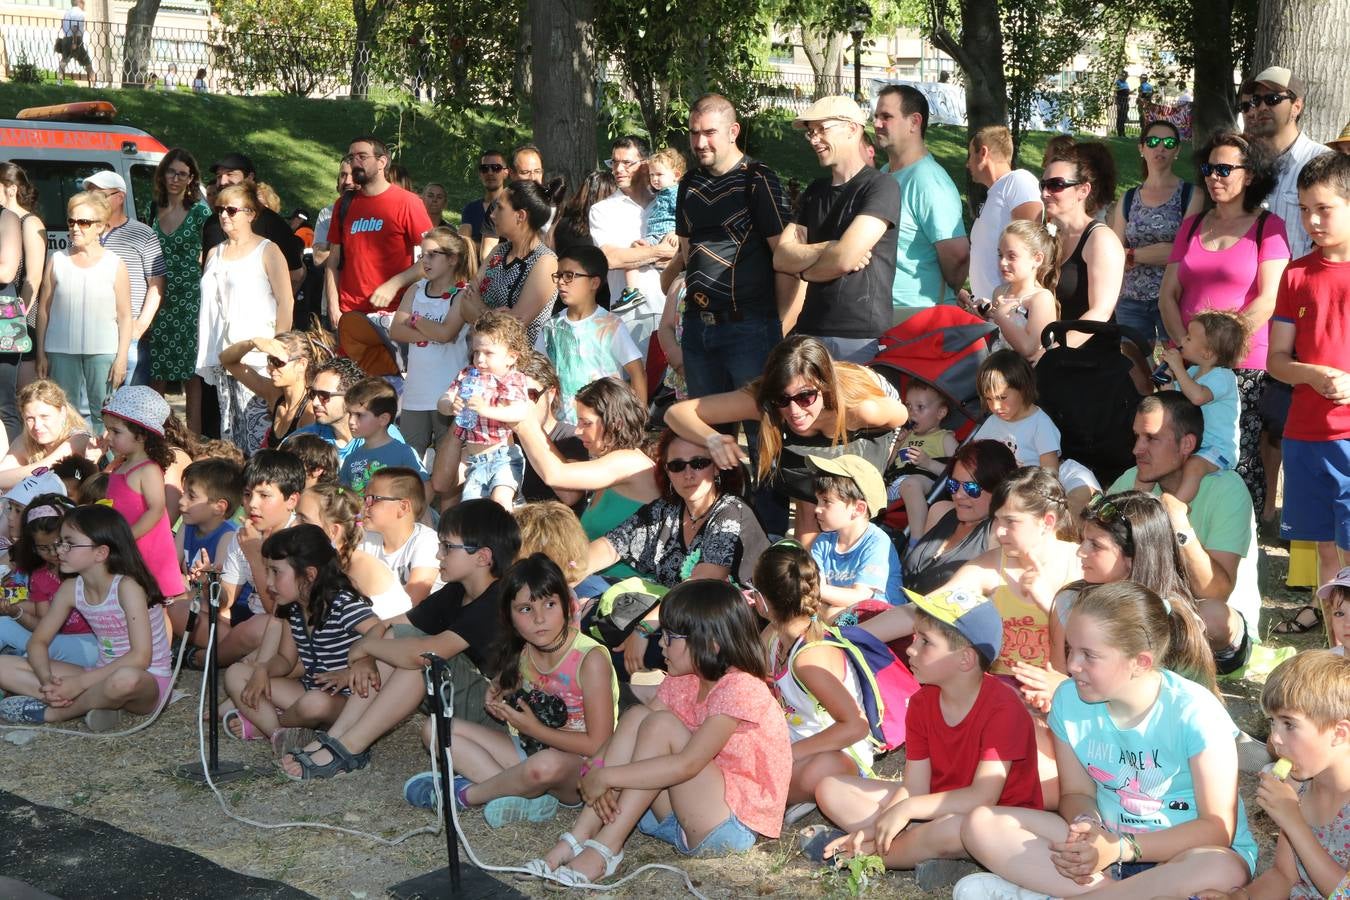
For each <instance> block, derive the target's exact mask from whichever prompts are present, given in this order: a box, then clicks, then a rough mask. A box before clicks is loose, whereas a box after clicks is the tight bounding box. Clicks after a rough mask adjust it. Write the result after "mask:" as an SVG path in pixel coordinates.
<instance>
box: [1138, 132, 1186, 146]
mask: <svg viewBox="0 0 1350 900" xmlns="http://www.w3.org/2000/svg"><path fill="white" fill-rule="evenodd" d="M1178 143H1180V142H1179V141H1178V140H1177V139H1176V138H1174V137H1159V136H1158V135H1156V134H1154V135H1150V136H1149V137H1146V138H1144V146H1145V147H1148V148H1149V149H1152V148H1154V147H1156V146H1158V145H1159V144H1162V145H1163V147H1165V148H1166V149H1168V150H1175V149H1177V144H1178Z"/></svg>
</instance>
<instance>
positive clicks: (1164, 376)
mask: <svg viewBox="0 0 1350 900" xmlns="http://www.w3.org/2000/svg"><path fill="white" fill-rule="evenodd" d="M1153 383H1154V384H1156V385H1157V386H1158V387H1164V386H1165V385H1168V384H1171V383H1172V368H1171V366H1169V365H1167V363H1162V364H1161V365H1159V366H1158V368H1156V369H1154V370H1153Z"/></svg>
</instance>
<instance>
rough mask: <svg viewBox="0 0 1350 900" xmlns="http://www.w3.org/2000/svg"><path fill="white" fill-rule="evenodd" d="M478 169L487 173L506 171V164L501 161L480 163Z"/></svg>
mask: <svg viewBox="0 0 1350 900" xmlns="http://www.w3.org/2000/svg"><path fill="white" fill-rule="evenodd" d="M478 171H480V172H482V173H483V174H484V175H486V174H487V173H488V172H505V171H506V166H504V165H502V164H501V163H480V164H479V166H478Z"/></svg>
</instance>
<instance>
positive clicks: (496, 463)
mask: <svg viewBox="0 0 1350 900" xmlns="http://www.w3.org/2000/svg"><path fill="white" fill-rule="evenodd" d="M469 346H470V347H471V348H472V352H471V357H472V364H471V365H469V366H468V367H466V368H465V369H464V370H463V371H461V372H460V373H459V375H458V376H457V377H456V378H455V380H454V382H453V383H452V384H451V385H450V389H449V390H447V391H446V392H445V396H443V397H441V399H440V402H439V403H438V404H437V405H436V408H437V409H439V410H440V411H441V412H442V413H444V414H445V415H450V416H454V417H455V433H454V437H453V438H451V439H447V440H444V441H442V442H441V444H440V447H439V448H438V449H437V453H438V454H439V453H441V452H445V453H451V454H454V455H453V456H452V457H450V460H451V462H450V463H449V464H448V465H449V468H448V469H447V471H451V472H453V471H455V470H456V469H457V468H458V462H456V460H463V462H464V470H465V475H464V490H463V491H462V492H461V494H460V499H461V501H463V500H475V499H478V498H479V497H491V498H492V499H493V500H495V501H497V503H499V504H501V506H502V508H503V509H505V510H507V511H508V512H509V511H510V510H511V508H512V506H514V505H515V497H516V493H517V492H518V491H519V490H520V482H521V479H522V478H524V476H525V456H524V454H523V453H521V450H520V445H519V444H517V443H516V442H515V440H514V438H513V436H512V433H511V426H510V425H507V424H506V423H505V422H502V421H499V420H497V419H494V418H493V417H492V414H493V409H494V407H497V408H502V407H505V409H504V410H503V412H507V413H509V415H510V421H512V422H519V421H520V420H521V419H522V418H524V417H525V416H527V415H529V414H530V405H529V393H528V391H527V386H526V384H525V375H524V374H523V373H521V372H520V371H519V370H518V369H517V368H516V362H517V360H519V359H520V357H521V356H522V355H523V354H524V353H525V352H526V351H527V350H529V343H528V342H527V340H526V335H525V326H524V325H522V324H521V323H520V320H519V319H517V318H516V317H515V316H513V315H511V314H510V313H509V312H507V311H506V310H495V309H494V310H489V311H487V312H486V313H484V314H483V315H482V316H481V317H480V318H479V319H478V321H477V322H475V323H474V327H473V336H472V337H471V338H470V339H469Z"/></svg>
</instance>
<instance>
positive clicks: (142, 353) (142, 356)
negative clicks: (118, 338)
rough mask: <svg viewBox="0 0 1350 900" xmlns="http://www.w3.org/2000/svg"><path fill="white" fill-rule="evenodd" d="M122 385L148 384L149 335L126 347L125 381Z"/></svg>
mask: <svg viewBox="0 0 1350 900" xmlns="http://www.w3.org/2000/svg"><path fill="white" fill-rule="evenodd" d="M123 383H124V384H149V383H150V335H149V333H147V334H146V335H145V337H143V338H141V339H140V340H138V341H132V342H131V344H130V345H129V346H128V347H127V380H126V381H125V382H123Z"/></svg>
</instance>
